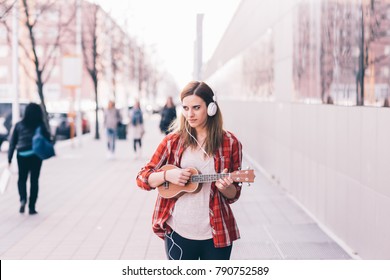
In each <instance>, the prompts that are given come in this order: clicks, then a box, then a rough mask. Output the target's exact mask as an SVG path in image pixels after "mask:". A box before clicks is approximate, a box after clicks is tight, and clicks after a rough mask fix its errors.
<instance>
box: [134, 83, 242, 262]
mask: <svg viewBox="0 0 390 280" xmlns="http://www.w3.org/2000/svg"><path fill="white" fill-rule="evenodd" d="M180 100H181V103H182V104H181V105H182V107H183V114H182V115H181V116H180V117H179V118H178V119H177V120H176V124H177V126H176V129H175V131H174V132H173V133H170V134H168V135H167V136H165V138H164V139H163V140H162V141H161V143H160V144H159V146H158V147H157V150H156V151H155V153H154V154H153V156H152V158H151V160H150V161H149V163H147V164H146V165H145V166H144V167H143V168H142V169H141V170H140V171H139V173H138V175H137V179H136V180H137V185H138V186H139V187H140V188H142V189H145V190H153V189H156V188H157V187H158V190H159V195H158V197H157V202H156V204H155V209H154V211H153V222H152V225H153V231H154V232H155V233H156V234H157V235H158V236H159V237H161V238H162V239H164V241H165V250H166V254H167V257H168V259H171V260H179V259H181V260H190V259H191V260H192V259H202V260H205V259H223V260H227V259H229V258H230V254H231V250H232V246H233V241H234V240H236V239H238V238H240V234H239V230H238V227H237V225H236V221H235V218H234V216H233V212H232V210H231V208H230V206H229V204H231V203H233V202H235V201H237V200H238V199H239V197H240V193H241V186H239V185H238V183H236V182H233V180H232V179H231V177H230V176H227V177H223V176H222V177H219V178H220V179H216V182H210V181H209V182H204V183H202V184H201V185H200V187H198V189H196V191H194V192H184V194H183V192H181V193H179V194H178V195H177V196H174V197H171V198H167V197H163V196H162V195H161V193H160V191H161V190H165V189H166V187H167V186H168V187H170V186H171V187H172V186H175V188H178V189H180V188H182V190H184V189H185V187H184V186H186V187H187V186H188V185H187V183H189V180H190V176H191V175H192V174H193V173H192V172H193V171H192V170H193V169H196V170H198V171H199V173H201V174H212V175H215V174H216V173H226V172H233V171H235V170H238V169H239V167H240V166H241V161H242V153H241V151H242V145H241V143H240V141H239V140H238V139H237V138H236V137H235V135H234V134H233V133H231V132H228V131H226V130H224V129H223V125H222V124H223V121H222V114H221V110H220V108H219V106H218V104H217V103H216V99H215V95H214V93H213V91H212V89H211V88H210V87H209V86H208V85H207V84H206V83H204V82H198V81H193V82H190V83H189V84H188V85H187V86H185V87H184V89H183V90H182V92H181V94H180ZM167 164H170V165H173V166H174V167H172V166H166V165H167ZM167 167H168V168H167ZM217 177H218V176H217Z"/></svg>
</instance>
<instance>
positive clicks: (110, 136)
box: [104, 101, 122, 159]
mask: <svg viewBox="0 0 390 280" xmlns="http://www.w3.org/2000/svg"><path fill="white" fill-rule="evenodd" d="M121 121H122V118H121V115H120V113H119V110H118V109H116V108H115V102H114V101H109V102H108V106H107V109H106V110H105V112H104V126H105V127H106V136H107V149H108V152H107V158H109V159H112V158H114V156H115V138H116V133H117V128H118V125H119V124H120V123H121Z"/></svg>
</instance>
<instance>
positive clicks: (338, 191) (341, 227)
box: [334, 172, 348, 240]
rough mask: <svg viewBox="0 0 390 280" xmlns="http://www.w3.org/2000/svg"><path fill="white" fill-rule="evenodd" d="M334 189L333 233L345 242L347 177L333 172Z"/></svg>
mask: <svg viewBox="0 0 390 280" xmlns="http://www.w3.org/2000/svg"><path fill="white" fill-rule="evenodd" d="M335 181H336V184H335V188H334V201H335V212H336V215H335V231H336V232H337V236H338V237H340V238H341V239H343V240H345V238H346V235H347V219H346V216H347V208H346V205H347V195H348V182H347V177H346V176H345V175H344V174H342V173H340V172H335Z"/></svg>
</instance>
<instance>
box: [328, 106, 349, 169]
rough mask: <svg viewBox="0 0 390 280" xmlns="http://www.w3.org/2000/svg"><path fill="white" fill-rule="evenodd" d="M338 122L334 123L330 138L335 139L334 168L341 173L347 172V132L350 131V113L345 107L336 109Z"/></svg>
mask: <svg viewBox="0 0 390 280" xmlns="http://www.w3.org/2000/svg"><path fill="white" fill-rule="evenodd" d="M335 113H336V115H335V118H336V120H337V121H336V122H335V123H334V131H333V133H330V134H329V136H330V137H332V135H333V137H335V149H334V150H333V151H332V152H333V153H335V165H333V167H334V168H335V169H336V170H337V171H338V172H341V173H345V172H346V171H347V160H348V159H347V147H348V142H347V131H348V111H347V110H345V108H344V107H340V106H338V107H336V110H335Z"/></svg>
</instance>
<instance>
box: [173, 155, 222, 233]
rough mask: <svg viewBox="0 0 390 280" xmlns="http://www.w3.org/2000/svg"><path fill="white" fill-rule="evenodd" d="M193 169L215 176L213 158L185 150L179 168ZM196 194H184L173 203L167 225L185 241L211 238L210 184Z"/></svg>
mask: <svg viewBox="0 0 390 280" xmlns="http://www.w3.org/2000/svg"><path fill="white" fill-rule="evenodd" d="M187 167H194V168H196V169H197V170H198V171H199V173H201V174H215V170H214V158H213V157H205V155H204V153H203V151H202V150H200V149H196V150H193V149H192V148H187V149H186V150H185V151H184V152H183V155H182V159H181V168H187ZM200 188H201V189H200V191H199V192H197V193H185V194H184V195H182V196H181V197H180V198H179V199H178V200H177V201H176V203H175V207H174V209H173V213H172V216H171V217H169V219H168V221H167V224H168V225H169V226H170V227H171V228H172V229H173V230H174V231H176V232H177V233H178V234H179V235H181V236H182V237H184V238H187V239H193V240H206V239H210V238H212V237H213V236H212V231H211V225H210V216H209V212H210V210H209V203H210V188H211V183H203V184H202V185H201V186H200Z"/></svg>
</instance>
